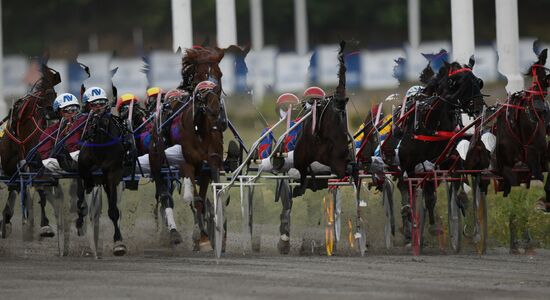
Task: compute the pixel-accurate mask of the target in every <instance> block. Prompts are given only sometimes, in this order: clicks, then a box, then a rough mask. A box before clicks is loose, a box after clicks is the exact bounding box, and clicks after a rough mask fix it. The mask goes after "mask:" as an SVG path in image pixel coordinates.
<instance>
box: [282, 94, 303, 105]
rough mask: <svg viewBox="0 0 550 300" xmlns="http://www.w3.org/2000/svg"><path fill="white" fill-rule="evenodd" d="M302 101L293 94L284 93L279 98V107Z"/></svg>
mask: <svg viewBox="0 0 550 300" xmlns="http://www.w3.org/2000/svg"><path fill="white" fill-rule="evenodd" d="M298 103H300V99H299V98H298V97H297V96H296V95H294V94H292V93H284V94H282V95H281V96H279V98H277V106H278V107H280V106H282V105H285V104H298Z"/></svg>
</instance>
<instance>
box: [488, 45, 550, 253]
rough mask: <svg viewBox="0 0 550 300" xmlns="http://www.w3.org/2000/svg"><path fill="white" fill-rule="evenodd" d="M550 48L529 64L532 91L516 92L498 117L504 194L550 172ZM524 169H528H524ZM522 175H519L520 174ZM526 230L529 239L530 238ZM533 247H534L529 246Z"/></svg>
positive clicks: (547, 187) (545, 202)
mask: <svg viewBox="0 0 550 300" xmlns="http://www.w3.org/2000/svg"><path fill="white" fill-rule="evenodd" d="M547 55H548V50H547V49H544V50H543V51H541V52H540V53H539V54H538V59H537V61H536V62H535V63H533V64H532V65H531V66H530V67H529V71H528V75H531V78H532V84H531V87H530V88H529V89H528V90H525V91H521V92H517V93H514V94H512V95H511V96H510V97H509V98H508V100H507V101H506V103H505V104H502V105H503V106H505V112H504V113H502V114H500V115H499V116H498V117H497V121H496V130H495V134H496V137H497V143H496V150H495V158H496V173H497V174H499V175H501V176H502V180H500V181H499V183H500V184H499V188H500V189H502V191H503V195H504V197H506V196H508V195H509V193H510V191H511V187H512V186H517V185H519V184H520V183H526V185H527V187H528V188H529V185H530V181H531V178H532V177H533V178H534V179H536V180H541V181H543V180H544V175H543V172H546V171H548V159H549V158H550V155H549V153H548V149H549V148H548V144H547V141H546V134H547V124H548V120H549V118H548V113H549V112H548V106H547V104H546V102H545V99H544V98H545V96H546V94H547V90H548V87H549V80H550V75H549V74H548V72H547V70H548V69H547V68H546V67H545V64H546V59H547ZM521 169H524V170H527V171H528V172H523V171H521ZM518 174H519V175H518ZM549 176H550V174H548V175H547V178H546V182H545V184H544V191H545V197H544V198H543V199H541V201H540V203H539V206H540V207H541V209H542V210H543V211H546V212H548V211H550V209H549V207H550V200H549V199H550V180H549ZM515 223H516V222H515V216H514V214H513V212H512V214H511V215H510V241H511V244H510V251H511V253H517V251H518V250H517V248H518V245H517V240H516V229H515ZM528 235H529V234H528V233H526V236H527V238H526V239H527V240H530V237H528ZM528 247H531V246H528Z"/></svg>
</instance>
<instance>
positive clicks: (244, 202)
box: [240, 184, 261, 252]
mask: <svg viewBox="0 0 550 300" xmlns="http://www.w3.org/2000/svg"><path fill="white" fill-rule="evenodd" d="M240 189H241V210H242V211H241V213H242V217H243V232H244V234H245V235H247V236H249V238H250V240H249V242H250V249H251V250H252V252H260V248H261V236H260V232H259V230H258V228H256V226H254V190H255V189H254V186H246V187H245V186H243V185H242V184H241V188H240Z"/></svg>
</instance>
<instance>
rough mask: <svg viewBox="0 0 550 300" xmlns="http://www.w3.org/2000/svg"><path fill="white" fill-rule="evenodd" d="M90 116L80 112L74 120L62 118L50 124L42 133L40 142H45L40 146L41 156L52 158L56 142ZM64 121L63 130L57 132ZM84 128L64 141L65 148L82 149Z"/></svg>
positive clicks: (42, 157)
mask: <svg viewBox="0 0 550 300" xmlns="http://www.w3.org/2000/svg"><path fill="white" fill-rule="evenodd" d="M87 118H88V115H87V114H80V115H78V116H75V117H73V120H74V121H72V122H69V123H67V122H66V121H64V120H60V121H59V122H56V123H54V124H52V125H50V126H48V127H47V128H46V129H45V130H44V131H43V132H42V134H41V135H40V143H42V142H43V141H44V140H46V142H44V143H43V144H42V145H41V146H40V147H38V153H39V154H40V158H41V159H42V160H44V159H46V158H50V156H52V151H53V150H54V146H55V144H56V141H59V140H61V139H62V138H63V137H65V136H66V135H67V134H69V133H70V132H72V131H73V130H74V129H75V128H77V127H78V126H79V125H80V124H82V123H84V122H86V119H87ZM61 123H63V126H62V128H61V132H59V133H58V132H56V130H57V129H58V128H59V125H60V124H61ZM83 130H84V127H82V128H80V129H79V130H77V131H76V132H74V133H73V134H72V135H71V136H69V137H67V139H66V140H65V142H64V145H63V146H64V147H65V149H66V150H67V151H68V152H69V153H70V152H74V151H77V150H80V138H81V136H82V132H83Z"/></svg>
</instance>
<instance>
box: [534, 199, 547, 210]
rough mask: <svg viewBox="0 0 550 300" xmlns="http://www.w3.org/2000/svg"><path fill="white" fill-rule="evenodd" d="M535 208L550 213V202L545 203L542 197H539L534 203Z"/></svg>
mask: <svg viewBox="0 0 550 300" xmlns="http://www.w3.org/2000/svg"><path fill="white" fill-rule="evenodd" d="M535 210H537V211H541V212H542V213H544V214H550V203H547V202H545V201H544V199H541V200H539V201H538V202H537V204H535Z"/></svg>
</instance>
